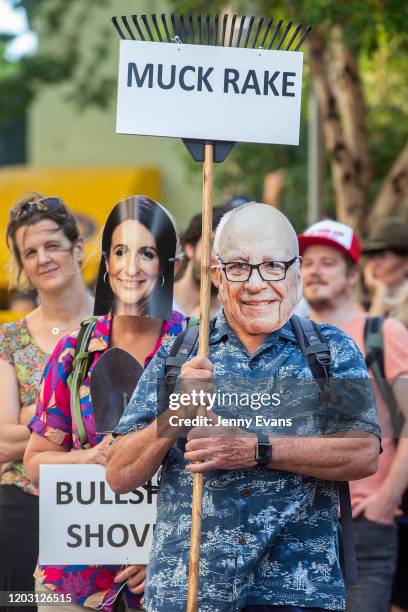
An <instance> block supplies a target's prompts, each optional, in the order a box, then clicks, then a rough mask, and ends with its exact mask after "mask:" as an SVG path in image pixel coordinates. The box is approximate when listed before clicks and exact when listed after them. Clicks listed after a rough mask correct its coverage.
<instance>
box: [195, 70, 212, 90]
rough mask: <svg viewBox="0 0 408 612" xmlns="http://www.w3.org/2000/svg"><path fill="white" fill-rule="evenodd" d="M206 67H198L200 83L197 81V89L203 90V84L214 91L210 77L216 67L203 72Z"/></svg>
mask: <svg viewBox="0 0 408 612" xmlns="http://www.w3.org/2000/svg"><path fill="white" fill-rule="evenodd" d="M203 71H204V68H203V67H202V66H199V68H198V83H197V91H202V90H203V85H205V86H206V88H207V91H213V88H212V87H211V85H210V82H209V80H208V77H209V76H210V74H211V73H212V72H213V71H214V68H208V70H207V71H206V72H203Z"/></svg>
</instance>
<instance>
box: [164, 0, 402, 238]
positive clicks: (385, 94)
mask: <svg viewBox="0 0 408 612" xmlns="http://www.w3.org/2000/svg"><path fill="white" fill-rule="evenodd" d="M170 4H171V5H172V8H173V10H174V11H175V12H185V13H196V12H197V13H198V12H203V13H209V12H217V11H221V10H227V11H228V12H234V13H239V14H249V15H264V16H265V17H269V16H273V17H274V18H275V19H276V20H277V19H284V21H288V20H290V19H292V20H294V21H299V22H302V23H304V24H308V25H311V26H312V28H313V31H315V32H318V33H319V35H320V36H322V37H323V39H324V40H325V41H326V43H327V44H328V43H329V42H330V39H331V36H332V28H333V27H334V26H336V25H340V27H341V29H342V31H343V33H344V38H345V42H346V45H347V47H348V48H349V49H350V50H351V52H352V54H353V55H354V56H355V57H356V58H357V65H358V69H359V73H360V78H361V80H362V83H363V89H364V93H365V98H366V104H367V107H368V114H367V117H366V127H367V132H368V147H369V152H370V157H371V164H372V169H373V181H372V185H371V188H370V190H369V193H368V194H367V199H368V201H370V202H371V201H373V200H374V199H375V196H376V194H377V193H378V190H379V188H380V186H381V185H382V183H383V181H384V178H385V177H386V175H387V173H388V171H389V169H390V168H391V166H392V164H393V162H394V160H395V158H396V157H397V156H398V154H399V153H400V151H401V150H402V149H403V147H404V144H405V143H406V141H407V135H408V113H407V110H408V108H407V107H408V97H407V95H406V93H407V88H406V61H407V56H408V5H407V4H406V3H404V2H402V1H401V0H384V1H380V0H348V1H347V2H343V3H339V2H338V1H337V0H296V1H295V0H276V2H273V3H271V2H270V1H269V0H257V1H256V2H254V1H248V0H246V1H245V0H242V1H240V0H236V1H233V2H229V3H227V2H220V1H216V0H170ZM304 50H305V51H306V53H305V78H304V88H303V105H302V106H303V108H302V125H303V126H304V125H305V122H306V120H307V104H306V100H307V92H308V91H309V87H310V84H311V79H310V72H309V70H308V68H309V66H308V56H307V47H306V48H305V49H304ZM332 59H333V58H331V57H330V55H329V54H328V57H327V61H328V64H329V68H330V62H331V61H332ZM404 82H405V87H404ZM248 121H250V116H248ZM306 145H307V134H306V133H305V130H304V129H303V130H302V133H301V138H300V146H299V147H294V148H293V147H282V146H279V147H277V146H266V145H256V146H253V145H240V146H239V147H237V148H236V150H235V152H234V153H233V155H231V157H230V158H229V160H227V161H226V162H225V164H224V165H223V166H222V167H221V168H220V169H219V170H218V172H217V183H218V186H219V187H220V188H221V189H222V191H223V192H224V194H225V195H227V194H228V195H231V194H232V193H234V192H236V191H237V185H238V186H239V191H240V192H244V193H245V192H246V193H247V194H248V195H250V196H253V197H259V196H260V193H261V189H262V177H263V176H264V174H265V173H266V172H269V171H271V170H273V169H276V168H280V167H284V168H286V186H285V190H284V193H283V201H282V208H283V210H285V211H286V212H287V213H288V214H290V215H291V217H292V218H293V219H294V221H295V223H296V224H297V225H298V226H299V225H301V226H302V225H304V223H305V220H306V219H305V205H306V195H305V194H306V184H307V165H306V160H307V155H306ZM327 165H329V159H327ZM327 177H328V178H327V181H326V182H327V184H326V189H325V192H326V198H325V200H326V201H325V208H326V212H327V213H328V214H332V215H333V214H335V195H334V192H333V189H332V184H331V178H330V173H329V172H328V173H327Z"/></svg>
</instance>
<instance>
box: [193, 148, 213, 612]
mask: <svg viewBox="0 0 408 612" xmlns="http://www.w3.org/2000/svg"><path fill="white" fill-rule="evenodd" d="M213 159H214V145H212V144H206V145H205V150H204V165H203V205H202V239H201V245H202V246H201V249H202V251H201V282H200V334H199V340H198V354H199V355H200V356H201V357H207V356H208V338H209V330H210V297H211V238H212V209H213ZM197 414H198V415H205V414H206V409H205V407H202V406H200V407H199V408H198V410H197ZM203 489H204V475H203V474H194V476H193V500H192V508H191V539H190V566H189V574H188V591H187V612H197V598H198V587H199V569H200V537H201V518H202V500H203Z"/></svg>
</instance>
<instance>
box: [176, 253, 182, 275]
mask: <svg viewBox="0 0 408 612" xmlns="http://www.w3.org/2000/svg"><path fill="white" fill-rule="evenodd" d="M181 262H182V258H181V257H179V258H178V259H176V261H175V262H174V276H177V274H178V273H179V270H180V267H181Z"/></svg>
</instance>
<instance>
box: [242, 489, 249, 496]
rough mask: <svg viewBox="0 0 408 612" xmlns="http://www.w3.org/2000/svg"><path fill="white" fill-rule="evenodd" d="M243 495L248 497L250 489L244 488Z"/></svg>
mask: <svg viewBox="0 0 408 612" xmlns="http://www.w3.org/2000/svg"><path fill="white" fill-rule="evenodd" d="M242 495H243V496H244V497H248V495H249V491H248V489H244V490H243V491H242Z"/></svg>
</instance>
